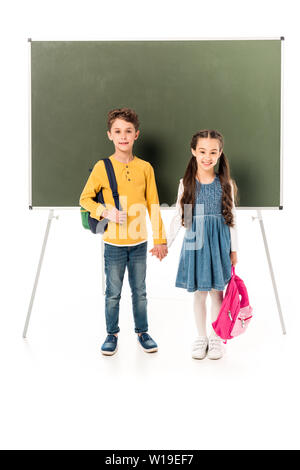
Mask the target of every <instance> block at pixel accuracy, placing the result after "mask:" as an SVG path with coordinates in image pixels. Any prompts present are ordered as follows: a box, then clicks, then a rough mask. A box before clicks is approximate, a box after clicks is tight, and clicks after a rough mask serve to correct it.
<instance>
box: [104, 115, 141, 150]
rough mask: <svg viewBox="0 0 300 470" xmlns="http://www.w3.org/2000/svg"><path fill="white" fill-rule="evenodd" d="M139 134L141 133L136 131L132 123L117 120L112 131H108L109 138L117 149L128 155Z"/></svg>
mask: <svg viewBox="0 0 300 470" xmlns="http://www.w3.org/2000/svg"><path fill="white" fill-rule="evenodd" d="M139 133H140V131H136V130H135V127H134V125H133V124H132V123H131V122H127V121H124V120H123V119H116V120H115V121H114V122H113V123H112V126H111V129H110V131H107V135H108V138H109V140H111V141H112V142H113V143H114V145H115V149H116V150H118V151H120V152H126V153H128V152H130V151H131V150H132V147H133V144H134V141H135V140H137V138H138V136H139Z"/></svg>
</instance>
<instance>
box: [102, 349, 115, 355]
mask: <svg viewBox="0 0 300 470" xmlns="http://www.w3.org/2000/svg"><path fill="white" fill-rule="evenodd" d="M117 351H118V347H116V349H115V350H114V351H102V350H101V353H102V354H103V356H113V355H114V354H116V352H117Z"/></svg>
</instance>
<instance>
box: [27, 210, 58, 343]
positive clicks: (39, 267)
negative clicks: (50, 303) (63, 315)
mask: <svg viewBox="0 0 300 470" xmlns="http://www.w3.org/2000/svg"><path fill="white" fill-rule="evenodd" d="M54 218H58V216H56V217H55V216H54V215H53V209H51V210H50V211H49V216H48V222H47V227H46V231H45V236H44V241H43V246H42V251H41V254H40V260H39V264H38V268H37V272H36V276H35V281H34V286H33V289H32V294H31V299H30V303H29V308H28V313H27V317H26V322H25V326H24V331H23V338H26V335H27V330H28V326H29V321H30V316H31V310H32V306H33V301H34V297H35V292H36V289H37V285H38V281H39V277H40V272H41V267H42V263H43V258H44V253H45V249H46V244H47V240H48V235H49V230H50V225H51V222H52V219H54Z"/></svg>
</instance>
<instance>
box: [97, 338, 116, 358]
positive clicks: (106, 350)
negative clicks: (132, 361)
mask: <svg viewBox="0 0 300 470" xmlns="http://www.w3.org/2000/svg"><path fill="white" fill-rule="evenodd" d="M117 350H118V337H117V336H115V335H107V337H106V340H105V341H104V343H103V344H102V346H101V352H102V354H104V355H105V356H112V355H113V354H115V353H116V352H117Z"/></svg>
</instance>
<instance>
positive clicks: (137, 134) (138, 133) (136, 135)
mask: <svg viewBox="0 0 300 470" xmlns="http://www.w3.org/2000/svg"><path fill="white" fill-rule="evenodd" d="M139 135H140V131H139V130H138V131H136V133H135V138H134V140H136V139H137V138H138V136H139Z"/></svg>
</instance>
